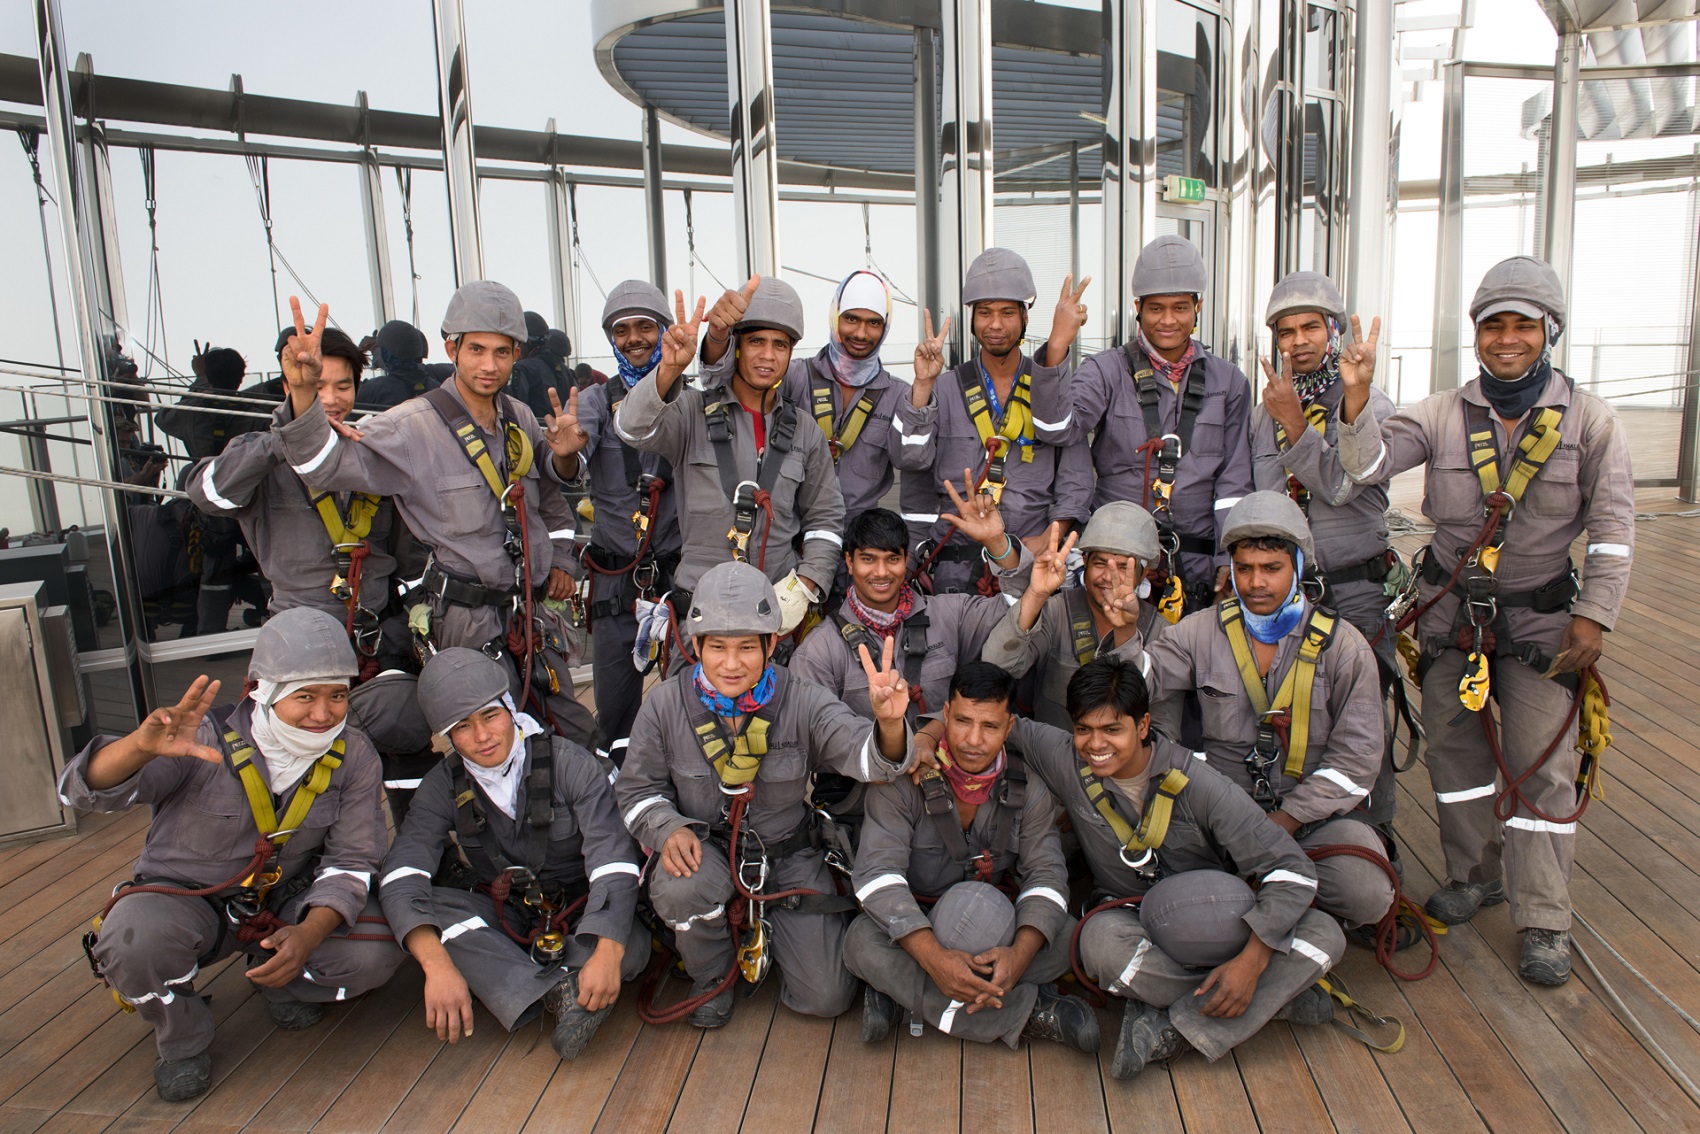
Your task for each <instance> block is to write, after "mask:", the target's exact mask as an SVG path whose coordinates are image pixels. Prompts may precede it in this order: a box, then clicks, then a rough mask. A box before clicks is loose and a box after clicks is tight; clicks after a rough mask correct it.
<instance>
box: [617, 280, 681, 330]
mask: <svg viewBox="0 0 1700 1134" xmlns="http://www.w3.org/2000/svg"><path fill="white" fill-rule="evenodd" d="M633 316H638V317H641V318H644V319H654V320H655V322H656V323H657V324H658V325H659V326H662V327H667V326H670V325H671V324H672V322H673V316H672V314H671V313H670V312H669V311H668V310H667V297H666V296H665V295H663V294H661V289H660V288H658V287H656V286H655V285H654V284H652V283H650V282H649V281H648V280H621V281H620V282H619V283H617V284H615V285H614V290H613V291H610V292H609V293H608V302H607V303H604V304H603V305H602V333H603V334H605V335H607V336H608V337H609V338H612V337H613V336H614V324H615V323H618V322H619V321H620V320H622V319H630V318H632V317H633Z"/></svg>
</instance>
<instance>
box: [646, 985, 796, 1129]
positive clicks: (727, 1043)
mask: <svg viewBox="0 0 1700 1134" xmlns="http://www.w3.org/2000/svg"><path fill="white" fill-rule="evenodd" d="M778 1010H779V989H778V985H777V983H775V982H772V981H767V982H764V983H763V984H762V987H761V988H760V989H758V990H757V992H756V994H755V996H754V997H752V998H750V999H748V1000H745V999H742V998H740V999H739V1000H738V1007H737V1009H736V1010H735V1011H734V1012H733V1013H732V1022H731V1023H730V1024H727V1025H726V1026H725V1027H724V1028H714V1029H712V1030H710V1031H706V1032H702V1033H701V1037H702V1038H701V1042H700V1044H699V1045H698V1047H697V1056H696V1059H695V1060H693V1061H692V1063H691V1069H690V1073H689V1074H688V1075H687V1076H686V1077H685V1082H684V1085H683V1086H682V1087H681V1088H680V1090H679V1097H678V1099H677V1101H676V1102H675V1104H674V1107H673V1117H672V1120H671V1121H672V1126H671V1128H672V1129H674V1130H682V1131H688V1132H689V1134H697V1132H699V1131H700V1132H701V1134H719V1132H722V1131H733V1130H737V1129H738V1127H739V1126H741V1125H742V1124H743V1121H744V1105H745V1103H747V1102H748V1101H749V1097H750V1087H751V1085H752V1084H754V1083H755V1079H756V1069H757V1068H758V1067H759V1066H760V1064H761V1058H762V1052H763V1051H764V1050H765V1048H766V1047H767V1037H768V1033H769V1032H770V1031H771V1030H772V1027H773V1017H774V1014H775V1013H776V1012H777V1011H778ZM667 1026H668V1027H670V1028H689V1029H690V1030H691V1031H693V1032H694V1031H696V1029H695V1028H690V1025H689V1024H682V1023H681V1024H669V1025H667Z"/></svg>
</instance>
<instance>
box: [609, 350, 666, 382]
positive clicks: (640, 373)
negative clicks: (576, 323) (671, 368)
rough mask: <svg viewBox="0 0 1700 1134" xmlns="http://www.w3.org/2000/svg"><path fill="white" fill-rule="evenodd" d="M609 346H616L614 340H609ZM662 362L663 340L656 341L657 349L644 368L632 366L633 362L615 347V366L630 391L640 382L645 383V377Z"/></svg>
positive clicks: (651, 352)
mask: <svg viewBox="0 0 1700 1134" xmlns="http://www.w3.org/2000/svg"><path fill="white" fill-rule="evenodd" d="M608 345H609V346H614V340H613V339H609V340H608ZM660 361H661V340H660V339H656V340H655V349H654V350H652V351H650V353H649V361H648V362H646V363H644V364H643V365H642V366H633V365H632V364H631V361H630V360H629V359H627V358H626V356H625V355H623V354H621V353H620V348H619V347H614V365H616V366H618V367H619V368H620V377H621V378H623V379H624V380H625V383H626V389H628V390H629V389H631V388H632V387H633V386H635V385H637V384H638V383H639V382H641V381H643V378H644V375H646V374H648V373H649V372H650V371H651V370H654V369H655V364H656V363H658V362H660Z"/></svg>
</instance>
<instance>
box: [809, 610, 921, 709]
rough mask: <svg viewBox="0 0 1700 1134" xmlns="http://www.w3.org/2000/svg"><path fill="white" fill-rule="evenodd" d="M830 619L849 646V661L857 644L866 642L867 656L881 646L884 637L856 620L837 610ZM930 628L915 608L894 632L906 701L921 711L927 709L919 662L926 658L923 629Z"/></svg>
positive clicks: (877, 655)
mask: <svg viewBox="0 0 1700 1134" xmlns="http://www.w3.org/2000/svg"><path fill="white" fill-rule="evenodd" d="M832 620H833V621H834V622H836V623H837V624H838V636H839V637H840V638H842V639H844V644H845V645H846V646H848V647H849V649H850V659H851V661H852V662H854V661H855V660H856V659H857V657H858V656H859V655H858V654H857V653H856V651H857V648H858V647H861V646H866V647H867V648H868V656H869V657H875V658H877V657H879V655H880V651H881V650H883V649H884V648H885V642H884V640H883V639H881V638H880V636H879V635H878V634H876V633H875V632H874V631H872V630H870V629H869V628H868V627H866V626H863V625H862V624H861V623H860V622H852V621H850V620H849V619H848V618H845V617H844V615H843V614H841V613H840V614H835V615H833V616H832ZM931 628H932V620H931V619H930V618H928V617H927V612H926V611H925V610H916V611H913V612H911V613H910V615H909V617H908V618H905V619H904V620H903V626H902V628H901V630H899V631H898V634H897V650H898V653H899V659H898V660H899V663H900V664H901V666H902V668H903V680H904V681H905V682H907V683H908V685H909V701H910V703H911V704H912V705H913V706H914V710H915V711H916V712H920V713H923V714H924V713H926V712H927V697H926V693H925V692H924V691H923V690H922V688H921V666H922V664H923V663H924V662H925V661H926V660H927V646H928V640H927V639H928V634H927V631H928V630H930V629H931Z"/></svg>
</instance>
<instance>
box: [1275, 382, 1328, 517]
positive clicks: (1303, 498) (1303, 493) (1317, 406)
mask: <svg viewBox="0 0 1700 1134" xmlns="http://www.w3.org/2000/svg"><path fill="white" fill-rule="evenodd" d="M1305 421H1307V422H1309V423H1310V427H1311V428H1312V429H1314V430H1316V431H1317V432H1318V433H1326V432H1327V429H1328V407H1327V406H1324V405H1322V404H1321V403H1320V402H1312V403H1310V405H1308V406H1306V407H1305ZM1275 444H1276V445H1277V446H1278V447H1280V448H1281V449H1286V448H1288V447H1289V446H1290V445H1292V444H1297V442H1289V441H1288V440H1287V430H1286V427H1285V426H1283V425H1282V424H1281V423H1280V422H1278V421H1277V422H1276V423H1275ZM1286 473H1287V495H1288V496H1291V497H1292V498H1293V503H1295V504H1297V505H1298V506H1299V507H1300V508H1301V509H1303V510H1304V514H1305V515H1306V516H1309V515H1310V489H1308V488H1306V487H1305V486H1304V482H1303V481H1301V480H1300V479H1299V478H1298V477H1296V476H1294V475H1293V470H1292V469H1287V470H1286Z"/></svg>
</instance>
